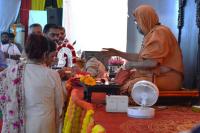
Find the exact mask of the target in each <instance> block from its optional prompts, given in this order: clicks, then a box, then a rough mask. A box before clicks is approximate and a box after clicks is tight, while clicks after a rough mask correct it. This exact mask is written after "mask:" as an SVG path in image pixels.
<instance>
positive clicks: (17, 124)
mask: <svg viewBox="0 0 200 133" xmlns="http://www.w3.org/2000/svg"><path fill="white" fill-rule="evenodd" d="M13 127H14V128H15V129H16V128H19V122H17V121H16V122H15V123H13Z"/></svg>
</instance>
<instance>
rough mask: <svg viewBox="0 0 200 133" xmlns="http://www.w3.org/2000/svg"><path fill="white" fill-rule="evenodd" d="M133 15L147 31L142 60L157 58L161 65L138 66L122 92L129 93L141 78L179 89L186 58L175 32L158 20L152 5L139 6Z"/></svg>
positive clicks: (159, 86)
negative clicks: (183, 60)
mask: <svg viewBox="0 0 200 133" xmlns="http://www.w3.org/2000/svg"><path fill="white" fill-rule="evenodd" d="M133 15H134V17H135V19H136V21H137V24H138V26H139V27H140V28H141V29H142V31H143V33H144V39H143V44H142V47H141V49H140V52H139V61H144V60H147V59H148V60H154V61H156V62H157V63H158V65H157V66H156V67H155V68H153V69H145V70H141V69H138V70H137V71H136V72H135V73H134V74H133V75H132V76H131V78H130V80H129V81H127V82H126V83H125V85H124V86H122V93H124V92H129V93H130V91H131V89H132V86H133V84H134V83H136V82H137V81H140V80H148V81H152V82H154V83H155V84H156V85H157V86H158V88H159V90H179V89H180V88H181V85H182V81H183V62H182V53H181V49H180V47H179V45H178V42H177V40H176V38H175V36H174V35H173V33H172V32H171V31H170V29H169V28H168V27H166V26H164V25H160V24H159V18H158V16H157V14H156V12H155V10H154V9H153V8H152V7H150V6H148V5H142V6H139V7H138V8H136V10H135V11H134V13H133ZM163 68H165V70H163ZM166 69H167V70H166Z"/></svg>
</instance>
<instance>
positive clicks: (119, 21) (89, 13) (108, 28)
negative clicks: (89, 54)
mask: <svg viewBox="0 0 200 133" xmlns="http://www.w3.org/2000/svg"><path fill="white" fill-rule="evenodd" d="M63 5H64V6H63V26H64V27H65V28H66V31H67V32H70V33H67V36H68V38H69V40H70V41H71V42H73V41H75V40H76V45H75V49H76V50H77V51H78V50H79V49H81V50H82V51H83V50H101V49H102V48H108V47H113V48H116V49H120V50H122V51H125V50H126V43H127V41H126V40H127V11H128V2H127V0H64V2H63ZM69 19H70V20H69Z"/></svg>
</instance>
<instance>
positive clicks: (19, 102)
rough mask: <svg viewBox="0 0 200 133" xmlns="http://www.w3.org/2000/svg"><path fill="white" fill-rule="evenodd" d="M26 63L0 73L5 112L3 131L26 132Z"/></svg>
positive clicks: (1, 104)
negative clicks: (24, 82)
mask: <svg viewBox="0 0 200 133" xmlns="http://www.w3.org/2000/svg"><path fill="white" fill-rule="evenodd" d="M23 73H24V64H18V65H15V66H12V67H9V68H8V69H5V70H4V71H3V72H1V73H0V109H1V111H2V112H3V127H2V131H1V132H2V133H24V132H25V126H24V123H25V121H24V120H25V115H24V104H25V102H24V94H25V93H24V92H25V91H24V87H23V78H24V77H23V76H24V74H23Z"/></svg>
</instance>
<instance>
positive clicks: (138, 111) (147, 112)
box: [127, 107, 155, 118]
mask: <svg viewBox="0 0 200 133" xmlns="http://www.w3.org/2000/svg"><path fill="white" fill-rule="evenodd" d="M127 114H128V116H129V117H133V118H153V117H154V115H155V109H154V108H150V107H128V110H127Z"/></svg>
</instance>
